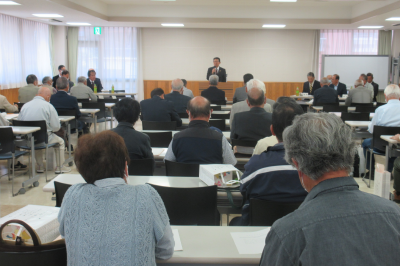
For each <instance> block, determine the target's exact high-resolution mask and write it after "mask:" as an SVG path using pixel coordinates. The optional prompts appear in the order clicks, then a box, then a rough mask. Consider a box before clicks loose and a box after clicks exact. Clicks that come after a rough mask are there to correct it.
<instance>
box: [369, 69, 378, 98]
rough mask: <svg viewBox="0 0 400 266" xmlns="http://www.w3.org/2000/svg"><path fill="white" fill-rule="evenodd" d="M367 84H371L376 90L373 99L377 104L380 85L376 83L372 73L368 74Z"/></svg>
mask: <svg viewBox="0 0 400 266" xmlns="http://www.w3.org/2000/svg"><path fill="white" fill-rule="evenodd" d="M367 83H368V84H371V85H372V87H373V88H374V98H373V99H372V101H373V102H376V101H377V100H376V96H377V95H378V92H379V85H378V84H376V83H375V82H374V75H372V73H368V74H367Z"/></svg>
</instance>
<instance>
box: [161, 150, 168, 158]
mask: <svg viewBox="0 0 400 266" xmlns="http://www.w3.org/2000/svg"><path fill="white" fill-rule="evenodd" d="M167 151H168V149H164V151H163V152H162V153H160V157H165V154H167Z"/></svg>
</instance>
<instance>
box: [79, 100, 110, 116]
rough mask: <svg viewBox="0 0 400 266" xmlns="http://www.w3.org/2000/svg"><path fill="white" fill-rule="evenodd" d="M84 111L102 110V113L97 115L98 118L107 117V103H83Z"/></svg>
mask: <svg viewBox="0 0 400 266" xmlns="http://www.w3.org/2000/svg"><path fill="white" fill-rule="evenodd" d="M82 109H100V112H98V113H96V116H97V118H103V117H106V103H104V102H103V103H102V102H97V103H96V102H95V103H85V102H83V103H82Z"/></svg>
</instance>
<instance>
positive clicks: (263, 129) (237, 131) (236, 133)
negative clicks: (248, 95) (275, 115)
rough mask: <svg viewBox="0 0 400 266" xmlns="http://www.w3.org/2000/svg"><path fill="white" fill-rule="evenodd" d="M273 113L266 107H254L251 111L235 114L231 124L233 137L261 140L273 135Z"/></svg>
mask: <svg viewBox="0 0 400 266" xmlns="http://www.w3.org/2000/svg"><path fill="white" fill-rule="evenodd" d="M271 124H272V114H271V113H267V112H266V111H265V110H264V108H260V107H253V108H251V109H250V111H247V112H241V113H238V114H235V116H234V117H233V120H232V125H231V139H240V140H256V141H258V140H260V139H262V138H265V137H269V136H271V135H272V134H271V130H270V126H271Z"/></svg>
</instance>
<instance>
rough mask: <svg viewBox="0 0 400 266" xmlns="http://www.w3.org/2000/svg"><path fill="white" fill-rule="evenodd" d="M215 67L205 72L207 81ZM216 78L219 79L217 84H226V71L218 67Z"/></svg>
mask: <svg viewBox="0 0 400 266" xmlns="http://www.w3.org/2000/svg"><path fill="white" fill-rule="evenodd" d="M214 68H215V67H209V68H208V70H207V80H208V79H209V78H210V76H211V75H212V74H211V73H212V70H213V69H214ZM217 76H218V77H219V82H226V70H225V68H222V67H219V70H218V73H217Z"/></svg>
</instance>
